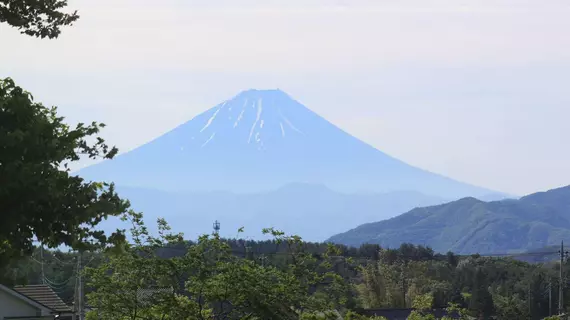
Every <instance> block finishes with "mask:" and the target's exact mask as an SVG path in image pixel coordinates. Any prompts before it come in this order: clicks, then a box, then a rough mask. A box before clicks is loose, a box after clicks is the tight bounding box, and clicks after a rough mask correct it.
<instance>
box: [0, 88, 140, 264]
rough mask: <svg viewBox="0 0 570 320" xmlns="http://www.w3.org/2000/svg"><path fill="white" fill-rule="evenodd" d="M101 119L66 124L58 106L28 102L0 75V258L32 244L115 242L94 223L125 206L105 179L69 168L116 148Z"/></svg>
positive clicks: (111, 153)
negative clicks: (92, 179) (105, 135)
mask: <svg viewBox="0 0 570 320" xmlns="http://www.w3.org/2000/svg"><path fill="white" fill-rule="evenodd" d="M103 127H104V125H103V124H98V123H96V122H93V123H92V124H90V125H85V124H83V123H79V124H78V125H77V126H76V127H75V128H71V127H70V126H69V125H68V124H66V123H65V122H64V118H62V117H59V116H58V115H57V109H56V108H55V107H53V108H47V107H44V106H43V105H42V104H41V103H37V102H34V100H33V97H32V95H31V94H30V93H28V92H26V91H24V90H23V89H22V88H20V87H18V86H17V85H16V84H15V83H14V81H12V80H11V79H4V80H0V261H3V262H7V261H9V260H10V259H11V258H14V257H18V256H21V255H25V254H29V253H30V252H31V251H32V250H33V242H34V241H36V240H37V241H39V242H41V243H44V244H46V245H47V246H49V247H56V246H59V245H62V244H65V245H68V246H72V247H74V248H77V249H82V248H83V249H88V248H89V247H90V246H93V245H100V244H104V243H106V242H107V241H108V240H113V239H118V237H119V236H120V233H116V234H114V235H112V237H110V238H108V237H106V236H105V234H104V233H103V232H102V231H99V230H94V227H95V226H96V225H97V224H98V223H99V222H100V221H101V220H103V219H105V218H107V217H108V216H117V215H120V214H122V213H125V212H126V211H127V209H128V207H129V203H128V202H127V201H124V200H122V199H121V198H119V196H118V195H117V194H116V193H115V190H114V187H113V185H112V184H104V183H96V182H86V181H84V180H83V179H82V178H80V177H77V176H73V175H72V174H70V170H69V169H68V165H69V164H70V163H72V162H74V161H78V160H79V159H80V157H81V156H82V155H85V156H88V157H89V158H91V159H97V158H104V159H110V158H113V156H114V155H115V154H116V153H117V149H116V148H111V147H109V146H108V145H107V144H105V141H104V140H103V139H102V138H100V137H99V136H98V135H97V134H98V133H99V130H100V129H101V128H103Z"/></svg>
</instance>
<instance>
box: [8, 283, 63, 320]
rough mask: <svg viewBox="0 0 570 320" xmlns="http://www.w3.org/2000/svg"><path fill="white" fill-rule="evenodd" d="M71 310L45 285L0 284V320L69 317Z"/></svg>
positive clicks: (35, 319)
mask: <svg viewBox="0 0 570 320" xmlns="http://www.w3.org/2000/svg"><path fill="white" fill-rule="evenodd" d="M71 315H72V310H71V308H70V307H69V306H68V305H66V304H65V303H64V302H63V301H62V300H61V299H60V298H59V296H57V294H56V293H55V292H54V291H53V290H52V289H51V288H50V287H49V286H47V285H31V286H18V287H15V288H13V289H11V288H8V287H6V286H4V285H1V284H0V320H10V319H13V320H15V319H19V320H39V319H58V320H59V319H61V320H64V319H71Z"/></svg>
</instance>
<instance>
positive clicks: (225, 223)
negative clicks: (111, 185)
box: [106, 184, 445, 241]
mask: <svg viewBox="0 0 570 320" xmlns="http://www.w3.org/2000/svg"><path fill="white" fill-rule="evenodd" d="M118 191H119V193H120V194H121V196H123V197H125V198H127V199H129V200H130V201H131V202H132V206H133V208H134V209H135V210H140V211H143V212H144V215H145V220H146V221H147V224H149V227H150V228H151V230H152V229H154V226H153V223H151V222H154V221H156V218H158V217H164V218H166V219H167V221H168V222H169V223H170V224H171V226H172V227H173V230H174V231H177V232H178V231H182V232H184V233H185V235H186V236H187V237H188V238H191V239H195V238H196V237H197V236H199V235H201V234H204V233H210V232H211V231H212V223H213V222H214V221H215V220H218V221H219V222H220V223H221V231H220V234H221V235H222V236H224V237H235V236H236V234H237V230H238V229H239V228H240V227H242V226H243V227H245V232H244V233H243V234H242V235H241V236H243V237H251V238H254V239H262V238H263V237H262V236H261V229H263V228H268V227H274V228H276V229H279V230H283V231H285V232H287V233H288V234H297V235H301V236H302V237H303V238H304V239H305V240H308V241H324V240H325V239H327V238H328V237H330V236H331V235H332V234H336V233H339V232H342V231H344V230H346V229H347V228H350V227H356V226H358V225H360V224H362V223H366V222H369V221H374V220H378V219H382V218H389V217H393V216H394V215H395V214H397V212H405V211H407V210H409V209H411V208H414V207H418V206H427V205H432V204H439V203H444V202H445V200H443V199H441V198H438V197H434V196H426V195H423V194H421V193H417V192H404V191H401V192H390V193H385V194H343V193H339V192H335V191H333V190H330V189H328V188H326V187H325V186H322V185H309V184H290V185H286V186H284V187H282V188H279V189H277V190H274V191H270V192H264V193H255V194H236V193H231V192H204V193H175V192H168V191H159V190H151V189H141V188H130V187H119V188H118ZM117 220H118V219H117ZM117 220H111V221H108V222H106V225H107V226H108V227H109V229H111V228H113V229H114V228H116V226H117V225H118V223H119V222H118V221H117ZM125 227H127V228H128V226H127V225H125Z"/></svg>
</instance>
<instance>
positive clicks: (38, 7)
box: [0, 0, 79, 38]
mask: <svg viewBox="0 0 570 320" xmlns="http://www.w3.org/2000/svg"><path fill="white" fill-rule="evenodd" d="M66 7H67V0H0V23H7V24H9V25H10V26H12V27H14V28H16V29H18V30H20V32H21V33H23V34H27V35H30V36H34V37H40V38H56V37H57V36H59V34H60V33H61V30H60V29H61V27H63V26H69V25H71V24H72V23H73V22H75V21H76V20H77V19H79V16H78V15H77V12H73V13H66V12H65V11H63V9H65V8H66Z"/></svg>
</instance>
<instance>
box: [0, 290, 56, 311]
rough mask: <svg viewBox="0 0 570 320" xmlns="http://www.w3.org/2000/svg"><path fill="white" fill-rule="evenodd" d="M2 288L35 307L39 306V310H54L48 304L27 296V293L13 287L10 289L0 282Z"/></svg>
mask: <svg viewBox="0 0 570 320" xmlns="http://www.w3.org/2000/svg"><path fill="white" fill-rule="evenodd" d="M0 290H1V291H4V292H6V293H7V294H9V295H11V296H13V297H15V298H17V299H20V300H22V301H24V302H26V303H27V304H29V305H31V306H33V307H35V308H38V309H39V310H43V311H45V312H47V313H50V312H53V310H52V309H51V308H49V307H48V306H45V305H43V304H41V303H39V302H38V301H36V300H34V299H32V298H30V297H28V296H25V295H23V294H21V293H19V292H17V291H15V290H13V289H10V288H8V287H6V286H5V285H2V284H0Z"/></svg>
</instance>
